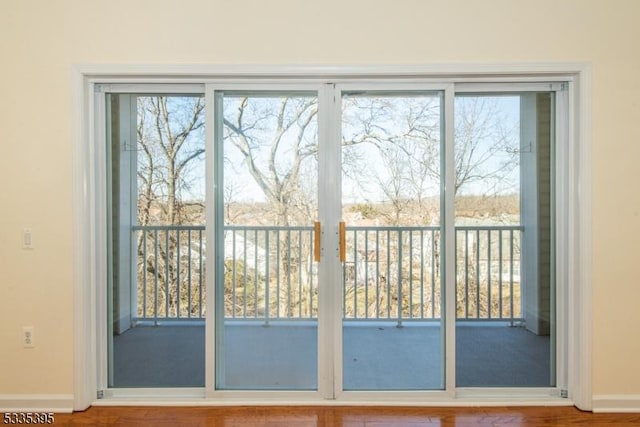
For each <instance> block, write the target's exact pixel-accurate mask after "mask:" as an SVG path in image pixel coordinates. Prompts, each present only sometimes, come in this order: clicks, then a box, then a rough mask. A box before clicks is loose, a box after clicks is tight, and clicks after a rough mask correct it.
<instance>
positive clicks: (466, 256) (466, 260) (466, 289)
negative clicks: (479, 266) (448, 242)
mask: <svg viewBox="0 0 640 427" xmlns="http://www.w3.org/2000/svg"><path fill="white" fill-rule="evenodd" d="M464 317H465V318H468V317H469V230H465V231H464Z"/></svg>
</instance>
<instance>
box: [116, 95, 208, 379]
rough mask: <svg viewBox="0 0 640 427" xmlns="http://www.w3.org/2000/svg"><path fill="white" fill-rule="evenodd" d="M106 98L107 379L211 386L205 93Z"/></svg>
mask: <svg viewBox="0 0 640 427" xmlns="http://www.w3.org/2000/svg"><path fill="white" fill-rule="evenodd" d="M108 102H109V108H108V113H107V114H108V115H109V116H110V117H109V118H110V120H108V121H107V124H108V136H109V137H108V144H109V146H108V150H107V151H108V153H109V162H110V171H111V182H110V187H111V191H110V192H109V207H110V227H109V234H110V237H109V239H110V248H109V251H108V253H109V263H108V264H109V268H110V274H109V292H110V298H109V302H110V305H109V306H110V308H109V317H110V318H109V322H108V324H109V330H110V337H109V386H110V387H119V388H121V387H204V379H205V375H204V370H205V360H204V359H205V351H204V338H205V335H204V318H205V315H206V310H205V303H204V301H205V300H206V289H205V287H204V285H205V278H204V274H205V273H204V263H203V259H204V257H205V252H206V246H205V241H204V234H203V232H204V225H205V215H204V188H205V182H204V151H205V144H204V98H203V97H201V96H136V95H130V94H122V95H109V96H108Z"/></svg>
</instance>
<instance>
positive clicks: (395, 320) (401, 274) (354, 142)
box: [340, 90, 445, 390]
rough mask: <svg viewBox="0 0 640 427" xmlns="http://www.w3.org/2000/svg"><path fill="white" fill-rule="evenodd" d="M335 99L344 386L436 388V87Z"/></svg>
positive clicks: (439, 110) (439, 340) (439, 342)
mask: <svg viewBox="0 0 640 427" xmlns="http://www.w3.org/2000/svg"><path fill="white" fill-rule="evenodd" d="M341 95H342V96H341V104H342V108H341V110H342V125H341V129H342V140H341V145H342V159H341V163H342V192H341V193H342V212H341V217H342V220H343V221H344V222H343V224H344V226H343V227H341V228H340V230H341V233H342V236H341V238H342V241H341V247H340V252H341V262H342V283H341V294H342V304H341V305H342V313H341V318H342V363H343V378H342V384H343V389H344V390H433V389H435V390H438V389H443V388H444V323H443V320H444V314H445V313H444V310H443V307H444V306H443V304H442V301H443V293H442V277H443V276H442V267H441V259H442V236H443V233H442V231H443V229H442V208H441V201H442V198H441V189H442V179H441V170H442V167H441V164H442V158H443V157H442V142H443V138H442V132H443V119H444V115H443V104H444V103H443V99H444V97H443V92H442V91H419V90H414V91H402V92H398V91H344V92H342V94H341Z"/></svg>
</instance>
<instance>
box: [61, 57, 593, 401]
mask: <svg viewBox="0 0 640 427" xmlns="http://www.w3.org/2000/svg"><path fill="white" fill-rule="evenodd" d="M247 77H252V78H265V79H270V80H274V81H280V82H289V81H292V80H297V79H299V80H300V81H302V80H305V81H307V82H310V81H313V82H316V83H318V82H327V81H350V80H351V81H353V80H354V79H356V78H357V79H358V81H365V80H367V79H369V80H374V79H375V80H387V79H388V80H389V81H392V80H395V81H398V80H401V78H405V79H407V80H411V81H413V82H415V81H422V82H429V81H432V82H440V83H444V82H489V83H490V82H541V81H547V82H549V81H567V80H568V78H572V79H573V81H572V82H571V83H570V85H569V86H570V89H569V90H570V93H571V94H572V97H571V99H570V101H569V103H570V107H572V108H571V109H570V117H569V123H570V125H569V131H568V133H569V165H570V170H569V172H568V173H569V181H570V182H569V189H568V194H567V196H568V198H569V199H568V200H569V212H568V213H567V216H568V219H569V221H568V223H569V227H570V229H569V243H568V251H569V253H568V259H567V260H566V261H567V269H568V273H567V281H568V287H569V292H570V301H569V304H568V305H569V307H568V309H569V310H568V311H569V314H568V316H569V318H568V325H569V337H570V339H571V341H570V342H569V343H568V356H569V360H570V364H569V365H570V367H571V368H570V371H569V373H568V381H569V384H568V385H569V391H570V393H571V394H570V401H572V402H573V403H574V404H575V405H576V406H578V407H579V408H580V409H583V410H590V409H592V390H591V387H592V385H591V384H592V383H591V381H592V378H591V376H592V373H591V367H592V356H591V348H592V320H591V319H592V289H591V287H592V284H591V280H592V278H591V277H592V275H591V265H592V263H591V256H592V248H591V244H592V235H591V226H592V220H591V218H592V216H591V180H592V178H591V125H590V123H591V120H590V119H591V68H590V65H589V64H586V63H532V64H451V65H447V64H444V65H407V66H403V65H391V66H389V65H385V66H375V65H372V66H340V65H330V66H319V65H318V66H304V65H301V66H279V65H217V66H216V65H81V66H77V67H75V68H74V69H73V71H72V81H73V98H72V99H73V111H72V114H73V123H74V125H73V222H74V230H75V233H74V236H73V244H74V252H73V253H74V266H73V278H74V279H73V280H74V408H75V409H76V410H82V409H86V408H87V407H88V406H90V405H91V404H92V403H93V402H94V400H95V398H96V395H95V393H96V390H97V378H96V377H97V363H96V361H97V353H96V341H97V336H96V331H97V327H96V324H97V323H96V322H97V315H98V313H97V310H96V289H97V283H98V282H99V281H100V280H101V277H102V273H103V272H102V269H103V268H104V266H103V265H102V264H103V263H104V252H105V249H104V248H102V247H101V246H100V242H101V241H102V239H103V238H101V237H100V233H102V232H103V227H102V226H103V224H102V222H101V221H103V220H104V218H103V217H104V212H100V209H99V208H100V204H101V203H103V201H102V200H100V197H101V191H103V187H104V180H105V177H104V174H102V172H103V170H102V169H103V168H104V166H103V165H100V162H99V159H100V156H99V152H100V147H97V145H96V143H97V142H96V131H97V129H96V123H95V122H94V117H95V111H94V104H93V93H94V86H95V85H96V84H99V83H130V84H131V83H166V84H170V83H199V84H204V83H212V82H228V83H240V82H241V81H242V80H243V79H244V81H246V78H247ZM101 181H102V182H101ZM101 189H102V190H101ZM101 218H102V219H101ZM101 227H102V228H101ZM526 399H527V398H526V397H523V399H522V400H514V401H513V402H512V403H513V404H516V403H517V404H526V403H527V400H526ZM508 401H509V402H511V400H510V399H509V400H508ZM478 402H479V403H480V404H482V400H481V399H478ZM235 403H239V402H235ZM253 403H255V402H253ZM394 403H396V404H397V403H398V402H397V401H395V402H394ZM423 403H424V402H423ZM439 403H440V404H442V401H440V402H439Z"/></svg>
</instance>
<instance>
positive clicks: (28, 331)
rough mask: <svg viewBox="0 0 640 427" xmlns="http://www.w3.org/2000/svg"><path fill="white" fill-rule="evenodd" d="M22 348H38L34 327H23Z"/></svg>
mask: <svg viewBox="0 0 640 427" xmlns="http://www.w3.org/2000/svg"><path fill="white" fill-rule="evenodd" d="M22 346H23V347H24V348H33V347H35V346H36V342H35V335H34V334H33V326H23V327H22Z"/></svg>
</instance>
